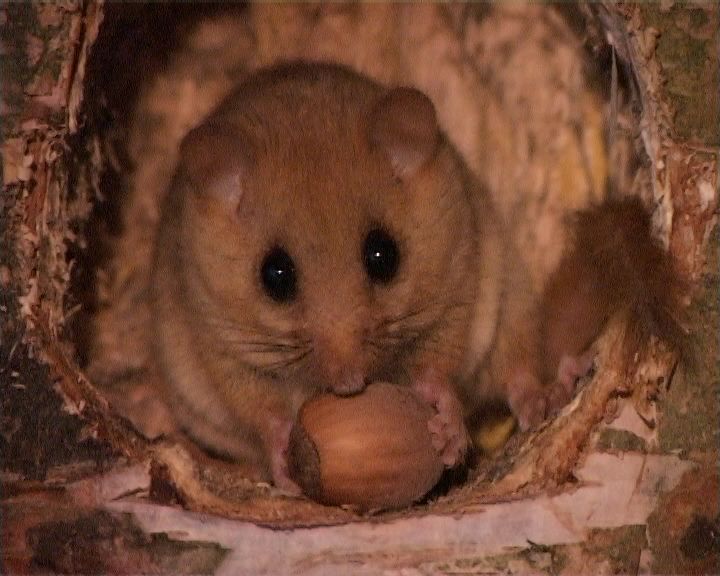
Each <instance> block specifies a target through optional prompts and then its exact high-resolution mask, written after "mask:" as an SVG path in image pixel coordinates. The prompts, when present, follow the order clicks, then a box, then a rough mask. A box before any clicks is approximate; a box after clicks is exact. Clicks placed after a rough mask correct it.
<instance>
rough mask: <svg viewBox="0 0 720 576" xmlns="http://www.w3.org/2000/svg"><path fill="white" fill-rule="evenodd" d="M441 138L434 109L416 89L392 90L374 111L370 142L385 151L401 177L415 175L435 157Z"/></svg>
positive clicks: (397, 174)
mask: <svg viewBox="0 0 720 576" xmlns="http://www.w3.org/2000/svg"><path fill="white" fill-rule="evenodd" d="M439 135H440V132H439V128H438V124H437V117H436V115H435V107H434V106H433V104H432V102H431V101H430V99H429V98H428V97H427V96H425V94H423V93H422V92H420V91H418V90H415V89H413V88H395V89H393V90H390V91H389V92H388V93H387V94H385V96H383V97H382V98H381V99H380V101H379V102H378V103H377V104H376V106H375V109H374V110H373V114H372V118H371V121H370V142H371V144H372V145H373V146H377V147H378V148H380V149H382V150H383V151H384V152H385V154H386V155H387V157H388V159H389V160H390V162H391V164H392V167H393V170H394V171H395V175H396V176H397V177H398V178H401V179H402V178H406V177H408V176H412V175H413V174H414V173H415V172H416V171H417V170H418V169H419V168H420V167H421V166H422V165H423V164H425V162H427V161H428V160H429V159H430V158H431V157H432V155H433V154H434V153H435V149H436V148H437V143H438V138H439Z"/></svg>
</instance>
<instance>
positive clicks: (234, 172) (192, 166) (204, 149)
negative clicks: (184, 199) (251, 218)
mask: <svg viewBox="0 0 720 576" xmlns="http://www.w3.org/2000/svg"><path fill="white" fill-rule="evenodd" d="M252 164H253V153H252V148H251V146H250V143H249V141H248V139H247V137H246V136H245V135H244V134H243V132H242V131H241V130H239V129H238V128H237V127H236V126H233V125H232V124H230V123H228V122H223V121H217V120H210V121H208V122H204V123H203V124H201V125H200V126H198V127H197V128H193V129H192V130H191V131H190V132H189V133H188V134H187V136H185V138H184V139H183V141H182V143H181V144H180V166H181V168H182V170H183V172H184V174H185V176H186V177H187V178H189V179H190V181H191V182H192V185H193V190H194V192H195V193H196V194H198V195H200V196H204V197H207V198H211V199H214V200H219V201H221V202H227V203H228V204H230V205H232V206H234V207H237V205H238V202H239V201H240V199H241V197H242V194H243V186H244V182H245V180H246V176H247V174H248V171H249V170H250V169H251V167H252Z"/></svg>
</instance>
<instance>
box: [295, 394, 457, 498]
mask: <svg viewBox="0 0 720 576" xmlns="http://www.w3.org/2000/svg"><path fill="white" fill-rule="evenodd" d="M433 415H434V411H433V409H432V408H431V407H430V406H428V405H427V404H426V403H424V402H423V401H422V400H420V399H419V398H418V397H417V396H416V394H415V393H414V392H413V391H412V390H410V389H408V388H402V387H399V386H395V385H392V384H388V383H385V382H377V383H374V384H371V385H369V386H368V387H367V388H366V389H365V390H364V391H363V392H362V393H361V394H357V395H355V396H350V397H340V396H335V395H333V394H323V395H320V396H318V397H316V398H314V399H312V400H310V401H308V402H306V403H305V405H304V406H303V407H302V409H301V410H300V414H299V416H298V420H297V422H296V424H295V426H294V428H293V430H292V433H291V435H290V445H289V448H288V467H289V471H290V476H291V477H292V478H293V479H294V480H295V481H296V482H297V483H298V484H299V485H300V486H301V487H302V489H303V490H304V491H305V493H306V494H307V495H308V496H309V497H311V498H313V499H314V500H317V501H319V502H322V503H325V504H334V505H343V504H347V505H352V506H354V507H355V508H357V509H359V510H370V509H386V508H400V507H403V506H407V505H409V504H412V503H413V502H415V501H417V500H419V499H420V498H422V497H423V496H424V495H425V494H427V492H428V491H429V490H430V489H431V488H432V487H433V486H435V484H436V483H437V481H438V480H439V479H440V476H441V475H442V472H443V468H444V467H443V463H442V460H441V459H440V456H439V454H438V453H437V451H436V450H435V448H433V446H432V441H431V437H430V432H429V430H428V426H427V423H428V420H429V419H430V418H431V417H432V416H433Z"/></svg>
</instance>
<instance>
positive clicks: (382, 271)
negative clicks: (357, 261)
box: [363, 228, 400, 284]
mask: <svg viewBox="0 0 720 576" xmlns="http://www.w3.org/2000/svg"><path fill="white" fill-rule="evenodd" d="M363 258H364V260H365V270H366V271H367V273H368V276H369V277H370V280H372V281H373V282H380V283H382V284H386V283H388V282H390V280H392V279H393V278H394V277H395V273H396V272H397V269H398V264H399V262H400V253H399V251H398V246H397V243H396V242H395V240H393V238H392V236H390V234H388V233H387V232H385V231H384V230H382V229H380V228H376V229H374V230H371V231H370V232H369V233H368V235H367V238H365V246H364V247H363Z"/></svg>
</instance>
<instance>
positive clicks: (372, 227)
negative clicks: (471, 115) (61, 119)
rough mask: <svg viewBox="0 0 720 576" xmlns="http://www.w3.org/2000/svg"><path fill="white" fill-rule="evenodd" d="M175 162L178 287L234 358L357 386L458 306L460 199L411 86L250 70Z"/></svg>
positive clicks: (427, 339)
mask: <svg viewBox="0 0 720 576" xmlns="http://www.w3.org/2000/svg"><path fill="white" fill-rule="evenodd" d="M180 171H181V174H183V178H184V180H185V182H186V188H187V196H186V198H185V200H184V201H185V206H184V210H183V216H182V217H183V219H184V221H185V226H184V228H183V229H184V230H185V231H186V234H185V236H186V238H184V241H183V246H184V250H185V252H186V253H187V255H186V259H187V263H186V268H187V269H188V270H192V272H191V273H190V276H192V277H193V278H191V281H189V282H188V290H189V291H191V292H192V291H194V295H193V297H192V299H193V301H194V302H195V303H196V305H197V306H198V307H199V308H200V309H201V317H202V318H203V321H204V322H205V323H206V325H207V330H208V332H209V333H212V334H213V336H214V337H217V338H218V339H219V341H220V342H222V343H223V346H224V347H225V348H226V349H227V353H228V354H231V355H234V357H235V358H237V361H238V362H239V363H241V364H243V365H244V366H247V367H250V368H253V369H256V370H257V371H259V372H261V373H263V374H266V375H268V376H270V377H272V378H275V379H277V380H279V381H287V380H288V379H293V380H297V381H301V382H303V383H305V384H307V385H308V386H319V387H322V388H326V389H332V390H334V391H335V392H337V393H340V394H350V393H355V392H358V391H359V390H361V389H362V388H363V387H364V386H365V385H366V384H367V383H368V382H369V381H371V380H374V379H377V378H387V379H393V378H401V377H402V376H403V372H406V371H407V369H408V367H409V366H411V364H412V362H413V361H414V360H413V359H414V358H415V357H417V356H418V355H419V354H420V353H421V351H422V350H428V349H432V348H433V347H437V346H439V343H438V342H437V341H436V340H437V334H439V333H440V330H441V327H442V326H443V325H444V323H447V322H449V321H457V318H458V317H462V316H463V315H462V313H459V312H458V310H459V309H460V308H462V307H463V306H467V302H466V300H467V297H466V295H465V293H464V292H463V289H464V288H463V287H464V286H465V284H467V283H468V282H467V276H468V274H471V272H470V271H469V268H468V267H469V266H470V264H469V255H470V253H471V252H472V242H473V240H472V238H473V233H472V226H473V221H472V214H471V213H472V210H471V208H470V204H469V200H468V197H467V195H466V182H465V180H464V175H463V171H462V168H461V165H460V163H459V161H458V160H457V157H456V155H455V153H454V152H453V151H452V149H451V148H450V146H449V145H448V144H447V143H446V141H445V139H444V138H443V137H442V135H441V132H440V129H439V127H438V123H437V119H436V114H435V109H434V107H433V105H432V103H431V101H430V100H429V99H428V98H427V97H426V96H425V95H423V94H422V93H420V92H418V91H417V90H414V89H409V88H396V89H386V88H383V87H381V86H379V85H377V84H375V83H373V82H371V81H370V80H368V79H365V78H363V77H361V76H358V75H355V74H353V73H351V72H349V71H347V70H344V69H341V68H337V67H332V66H321V65H317V66H308V65H300V66H292V67H286V68H283V69H275V70H273V71H270V72H264V73H260V74H259V75H256V76H255V77H254V78H252V79H250V80H249V81H248V82H246V83H245V84H244V85H243V86H241V87H240V88H239V89H238V91H237V92H235V93H234V94H232V95H231V96H230V97H229V99H228V100H227V101H226V102H225V103H224V104H223V105H221V107H220V108H219V109H218V110H217V111H216V112H215V113H214V114H213V115H212V116H211V117H210V118H209V119H208V120H207V121H206V122H205V123H203V124H202V125H200V126H199V127H198V128H196V129H194V130H193V131H192V132H191V133H190V134H189V135H188V136H187V137H186V139H185V141H184V142H183V145H182V148H181V163H180ZM465 316H469V315H468V314H465ZM453 319H455V320H453Z"/></svg>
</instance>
